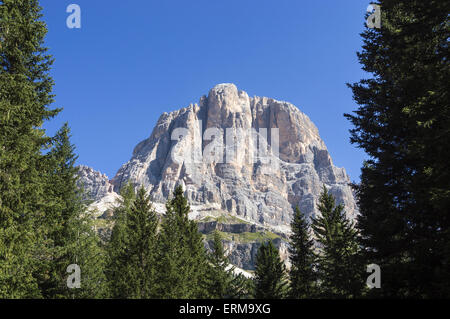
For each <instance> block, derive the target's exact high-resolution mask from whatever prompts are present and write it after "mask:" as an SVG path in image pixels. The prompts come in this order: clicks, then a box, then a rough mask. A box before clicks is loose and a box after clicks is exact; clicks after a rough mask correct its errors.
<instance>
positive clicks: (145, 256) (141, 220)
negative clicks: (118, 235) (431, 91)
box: [126, 187, 158, 298]
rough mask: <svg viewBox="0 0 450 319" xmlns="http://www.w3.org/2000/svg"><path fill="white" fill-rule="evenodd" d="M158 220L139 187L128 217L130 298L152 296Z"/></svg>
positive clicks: (153, 294)
mask: <svg viewBox="0 0 450 319" xmlns="http://www.w3.org/2000/svg"><path fill="white" fill-rule="evenodd" d="M157 227H158V217H157V215H156V212H155V210H154V209H153V207H152V204H151V202H150V197H149V196H148V195H147V194H146V191H145V189H144V188H143V187H141V188H139V190H138V192H137V196H136V199H135V200H134V202H133V204H132V205H131V209H130V213H129V215H128V218H127V224H126V232H127V234H128V241H127V247H126V250H127V255H128V260H127V271H128V277H129V278H130V283H131V284H132V285H133V288H134V289H133V291H132V294H131V295H130V296H128V297H129V298H152V297H154V296H155V278H156V269H155V262H156V259H155V255H156V252H155V250H156V229H157Z"/></svg>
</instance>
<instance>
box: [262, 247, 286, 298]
mask: <svg viewBox="0 0 450 319" xmlns="http://www.w3.org/2000/svg"><path fill="white" fill-rule="evenodd" d="M255 268H256V269H255V279H254V280H255V298H256V299H282V298H284V297H285V296H286V284H287V283H286V267H285V266H284V264H283V262H282V261H281V259H280V254H279V252H278V249H277V248H276V247H275V246H274V245H273V243H272V242H271V241H269V242H267V243H265V244H262V245H261V247H259V249H258V253H257V254H256V265H255Z"/></svg>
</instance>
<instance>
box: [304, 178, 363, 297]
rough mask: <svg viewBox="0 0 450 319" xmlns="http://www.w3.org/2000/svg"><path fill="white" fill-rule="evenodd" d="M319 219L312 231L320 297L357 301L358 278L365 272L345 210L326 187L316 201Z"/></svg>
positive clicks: (361, 281)
mask: <svg viewBox="0 0 450 319" xmlns="http://www.w3.org/2000/svg"><path fill="white" fill-rule="evenodd" d="M318 209H319V211H320V216H317V217H316V218H312V224H311V227H312V229H313V230H314V234H315V237H316V240H317V242H318V244H319V245H320V252H319V253H318V254H317V275H318V279H319V283H320V287H319V290H320V295H321V296H322V297H325V298H356V297H359V296H360V294H361V290H362V287H363V283H364V282H365V281H364V280H363V278H362V277H361V275H362V273H363V272H364V270H365V269H363V267H362V266H361V265H360V264H359V255H358V254H359V247H358V238H357V237H358V235H357V231H356V230H355V229H354V227H353V224H352V223H351V222H350V221H349V220H348V219H347V217H346V216H345V212H344V206H343V205H342V204H341V205H337V206H336V204H335V199H334V197H333V195H331V194H330V193H329V192H328V190H327V189H326V187H325V186H324V187H323V192H322V194H321V195H320V198H319V205H318Z"/></svg>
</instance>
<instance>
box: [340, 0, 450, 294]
mask: <svg viewBox="0 0 450 319" xmlns="http://www.w3.org/2000/svg"><path fill="white" fill-rule="evenodd" d="M379 3H380V5H381V13H382V15H381V24H382V25H381V28H380V29H368V28H367V29H366V30H365V31H364V32H363V33H362V38H363V40H364V45H363V47H362V51H361V52H360V53H358V57H359V61H360V63H361V64H362V65H363V70H365V71H366V72H369V73H371V74H372V75H373V77H371V78H368V79H363V80H361V81H360V82H358V83H355V84H352V85H350V88H351V89H352V91H353V95H354V99H355V101H356V103H358V104H359V108H358V110H357V111H355V113H354V114H352V115H350V114H346V117H347V118H348V119H349V120H350V121H351V122H352V124H353V125H354V128H353V129H352V130H351V133H352V136H351V142H352V143H355V144H357V145H358V147H360V148H362V149H364V150H365V151H366V153H367V154H368V155H369V160H367V161H366V162H365V164H364V166H363V168H362V173H361V182H360V184H359V185H357V186H356V191H357V199H358V204H359V207H360V212H361V214H360V216H359V218H358V228H359V229H360V230H361V235H362V236H361V238H362V242H361V243H362V245H363V246H364V248H365V259H366V261H367V263H368V264H370V263H375V264H378V265H379V266H380V267H381V271H382V278H383V281H382V287H381V289H373V291H372V292H374V293H378V294H379V295H381V296H385V297H415V298H417V297H447V298H448V297H449V296H450V285H449V284H448V283H449V282H450V248H449V246H450V245H449V243H450V215H449V214H448V208H449V207H450V191H449V190H450V170H449V168H448V163H449V162H450V149H449V147H448V145H449V142H450V130H449V127H450V107H449V105H450V100H449V94H448V92H449V90H448V83H449V80H450V67H449V50H448V38H449V35H450V23H449V16H448V13H449V12H450V2H449V1H437V0H434V1H420V0H413V1H409V0H408V1H406V0H399V1H397V0H396V1H393V0H381V1H380V2H379Z"/></svg>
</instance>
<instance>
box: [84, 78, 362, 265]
mask: <svg viewBox="0 0 450 319" xmlns="http://www.w3.org/2000/svg"><path fill="white" fill-rule="evenodd" d="M80 176H81V178H80V183H81V185H83V186H84V187H85V189H86V190H87V192H88V194H89V196H90V198H92V199H93V200H94V201H95V202H94V204H93V205H94V206H95V208H96V209H97V213H98V214H99V216H100V215H101V214H102V213H104V211H106V210H107V209H108V207H111V205H113V200H114V199H116V198H118V195H117V193H118V192H119V190H120V189H121V187H123V186H124V185H125V184H126V183H128V182H131V183H132V184H134V185H142V186H144V187H145V188H146V189H147V190H148V192H149V193H150V194H151V196H152V198H153V200H154V202H155V207H156V208H157V210H158V211H160V212H161V213H164V209H163V207H164V206H163V204H164V203H165V201H166V200H167V198H168V197H169V196H170V195H171V192H172V191H173V190H174V188H175V186H176V185H177V184H181V185H182V186H183V189H184V190H185V196H186V197H187V199H188V200H189V203H190V204H191V208H192V212H191V214H190V217H191V218H193V219H196V220H198V222H199V228H200V231H202V233H204V236H205V238H206V239H208V238H209V237H208V236H209V235H210V233H211V232H212V230H214V229H218V230H220V231H221V232H222V233H223V234H224V240H225V242H226V245H225V247H227V248H228V249H229V251H230V253H231V261H232V262H233V264H235V265H237V266H239V267H241V268H244V269H250V270H251V269H252V267H253V264H254V263H253V259H254V255H255V254H256V250H257V247H258V245H259V243H260V242H261V241H263V240H267V239H271V240H273V241H274V242H275V243H276V244H277V246H278V247H280V250H281V253H282V255H283V253H284V254H285V255H286V256H285V258H284V259H286V257H287V249H286V238H287V235H288V233H289V224H290V222H291V219H292V216H293V212H294V208H295V207H296V206H298V207H299V208H300V210H301V211H302V212H304V213H305V214H306V215H307V216H314V215H315V214H317V213H318V211H317V208H316V204H317V201H318V197H319V195H320V193H321V190H322V188H323V186H324V185H325V186H326V187H327V188H328V189H329V191H330V192H331V193H332V194H333V195H334V196H335V197H336V200H337V202H338V203H343V204H344V205H345V210H346V213H347V215H348V216H349V217H350V218H354V217H355V216H356V214H357V207H356V203H355V200H354V197H353V194H352V190H351V187H350V186H349V183H350V181H349V177H348V176H347V174H346V172H345V169H344V168H338V167H336V166H334V165H333V162H332V159H331V157H330V154H329V152H328V150H327V148H326V146H325V143H324V142H323V141H322V139H321V138H320V136H319V132H318V129H317V127H316V126H315V125H314V124H313V123H312V122H311V120H310V119H309V118H308V116H307V115H305V114H304V113H303V112H301V111H300V110H299V109H298V108H297V107H295V106H294V105H292V104H290V103H288V102H284V101H277V100H274V99H271V98H267V97H253V98H251V97H249V96H248V94H247V93H246V92H244V91H240V90H238V89H237V87H236V86H235V85H234V84H219V85H217V86H215V87H214V88H212V89H211V90H210V92H209V94H208V95H207V96H203V97H201V98H200V101H199V103H198V104H191V105H189V106H188V107H186V108H182V109H180V110H177V111H174V112H170V113H163V114H162V115H161V117H160V118H159V120H158V122H157V123H156V126H155V127H154V129H153V131H152V133H151V135H150V137H149V138H147V139H145V140H144V141H142V142H140V143H139V144H138V145H137V146H136V147H135V149H134V151H133V155H132V157H131V159H130V160H129V161H128V162H127V163H125V164H124V165H122V167H121V168H120V169H119V170H118V172H117V174H116V176H114V178H113V179H112V180H111V181H109V180H108V179H107V178H106V176H104V175H102V174H100V173H97V172H94V171H93V170H92V169H90V168H87V167H85V166H82V167H81V168H80ZM102 216H103V215H102ZM239 225H241V226H239Z"/></svg>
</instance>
